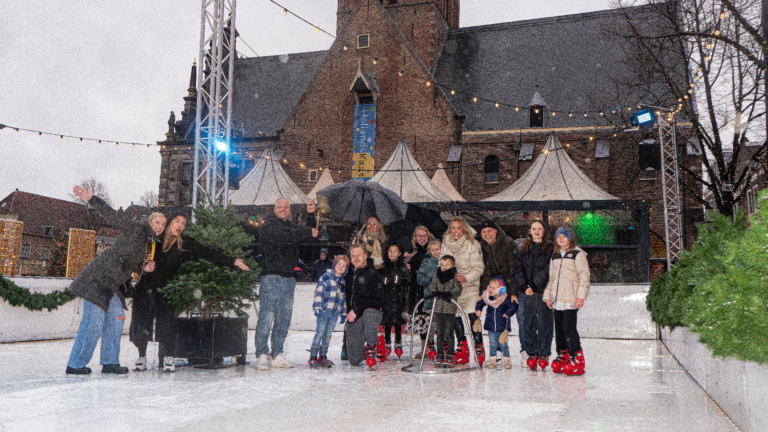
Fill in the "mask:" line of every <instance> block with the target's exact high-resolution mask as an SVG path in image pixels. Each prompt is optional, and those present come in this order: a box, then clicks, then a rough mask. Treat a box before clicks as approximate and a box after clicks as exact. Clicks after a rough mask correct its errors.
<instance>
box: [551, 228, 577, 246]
mask: <svg viewBox="0 0 768 432" xmlns="http://www.w3.org/2000/svg"><path fill="white" fill-rule="evenodd" d="M560 234H562V235H564V236H565V237H566V238H567V239H568V242H569V243H573V232H572V231H571V229H570V228H568V227H560V228H558V229H557V232H555V239H557V237H558V236H559V235H560Z"/></svg>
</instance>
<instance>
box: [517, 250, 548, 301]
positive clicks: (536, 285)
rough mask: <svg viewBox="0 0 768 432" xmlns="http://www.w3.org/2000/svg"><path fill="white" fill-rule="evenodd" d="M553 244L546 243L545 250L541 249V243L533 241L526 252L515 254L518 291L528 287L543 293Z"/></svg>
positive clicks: (535, 291) (537, 292)
mask: <svg viewBox="0 0 768 432" xmlns="http://www.w3.org/2000/svg"><path fill="white" fill-rule="evenodd" d="M554 249H555V248H554V246H552V245H548V246H547V250H546V251H543V253H542V250H541V243H534V244H533V246H531V250H530V251H528V253H522V251H521V252H520V254H518V255H517V258H516V259H515V270H514V276H515V284H517V288H518V290H519V292H522V293H524V292H525V290H527V289H528V287H530V288H531V289H532V290H533V292H534V293H536V294H544V289H546V288H547V282H549V258H550V257H551V256H552V252H553V251H554Z"/></svg>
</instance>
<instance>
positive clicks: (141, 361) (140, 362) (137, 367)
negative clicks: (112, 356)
mask: <svg viewBox="0 0 768 432" xmlns="http://www.w3.org/2000/svg"><path fill="white" fill-rule="evenodd" d="M133 370H134V371H136V372H141V371H145V370H147V358H146V357H139V358H138V359H137V360H136V363H135V364H134V365H133Z"/></svg>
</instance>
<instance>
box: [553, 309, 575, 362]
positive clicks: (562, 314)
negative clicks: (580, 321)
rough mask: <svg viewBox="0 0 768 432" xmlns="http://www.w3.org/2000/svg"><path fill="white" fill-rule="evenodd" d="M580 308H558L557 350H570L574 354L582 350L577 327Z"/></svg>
mask: <svg viewBox="0 0 768 432" xmlns="http://www.w3.org/2000/svg"><path fill="white" fill-rule="evenodd" d="M578 312H579V310H578V309H570V310H562V311H559V310H556V311H555V312H554V313H555V346H556V347H557V351H558V352H561V351H568V354H570V355H571V356H574V355H575V354H576V353H577V352H579V351H581V338H580V337H579V331H578V330H577V329H576V317H577V315H578Z"/></svg>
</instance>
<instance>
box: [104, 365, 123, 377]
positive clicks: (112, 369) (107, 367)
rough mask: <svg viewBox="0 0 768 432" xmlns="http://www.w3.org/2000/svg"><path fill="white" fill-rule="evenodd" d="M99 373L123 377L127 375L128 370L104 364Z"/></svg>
mask: <svg viewBox="0 0 768 432" xmlns="http://www.w3.org/2000/svg"><path fill="white" fill-rule="evenodd" d="M101 373H103V374H107V373H108V374H118V375H123V374H127V373H128V368H127V367H125V366H120V365H119V364H106V365H104V366H102V367H101Z"/></svg>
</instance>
